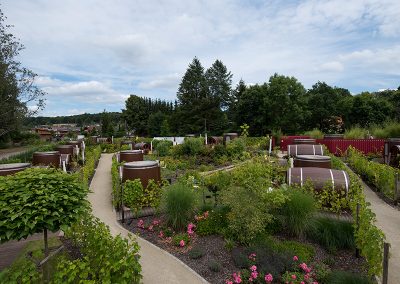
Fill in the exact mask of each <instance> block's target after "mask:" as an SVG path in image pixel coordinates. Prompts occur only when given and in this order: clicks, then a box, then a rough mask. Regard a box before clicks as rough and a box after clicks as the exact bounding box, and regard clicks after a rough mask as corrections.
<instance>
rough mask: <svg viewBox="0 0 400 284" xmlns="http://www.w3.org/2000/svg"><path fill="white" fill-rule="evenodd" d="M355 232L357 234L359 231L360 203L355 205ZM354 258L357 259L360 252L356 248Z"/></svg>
mask: <svg viewBox="0 0 400 284" xmlns="http://www.w3.org/2000/svg"><path fill="white" fill-rule="evenodd" d="M356 228H357V229H356V230H357V232H358V230H359V229H360V203H357V210H356ZM356 257H357V258H359V257H360V250H359V249H358V248H356Z"/></svg>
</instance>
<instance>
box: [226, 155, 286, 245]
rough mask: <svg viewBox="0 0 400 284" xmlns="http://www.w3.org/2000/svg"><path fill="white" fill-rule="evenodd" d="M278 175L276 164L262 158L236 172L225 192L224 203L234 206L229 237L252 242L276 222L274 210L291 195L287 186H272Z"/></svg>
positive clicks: (231, 211) (231, 213)
mask: <svg viewBox="0 0 400 284" xmlns="http://www.w3.org/2000/svg"><path fill="white" fill-rule="evenodd" d="M275 175H278V174H277V173H276V172H275V169H274V168H273V167H272V163H270V162H269V161H261V160H253V161H252V162H251V163H245V164H244V165H242V166H240V167H238V168H236V169H235V170H234V171H233V173H232V179H231V180H232V186H230V187H229V188H227V189H225V190H223V191H222V192H221V200H222V203H223V204H224V205H226V206H228V207H229V208H230V212H229V213H228V215H227V216H228V234H227V235H226V237H229V238H233V239H235V240H237V241H239V242H241V243H249V242H250V241H251V240H252V239H253V238H254V236H256V235H257V234H258V233H261V232H263V231H264V230H265V228H266V227H267V225H268V224H269V223H270V222H272V220H273V215H272V214H271V211H272V210H274V209H275V208H278V207H280V206H281V205H282V204H283V203H284V202H285V200H286V198H287V197H286V193H285V192H284V190H283V189H280V188H278V189H273V188H272V186H273V182H274V181H275Z"/></svg>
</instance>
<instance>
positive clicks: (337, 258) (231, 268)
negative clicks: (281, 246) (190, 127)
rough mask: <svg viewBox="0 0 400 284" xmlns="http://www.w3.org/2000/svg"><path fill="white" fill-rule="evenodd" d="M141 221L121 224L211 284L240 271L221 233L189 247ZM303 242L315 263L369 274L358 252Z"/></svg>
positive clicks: (147, 219) (194, 240)
mask: <svg viewBox="0 0 400 284" xmlns="http://www.w3.org/2000/svg"><path fill="white" fill-rule="evenodd" d="M140 219H141V220H143V221H144V223H145V224H150V223H152V222H153V221H154V220H161V221H162V223H163V216H162V215H161V216H147V217H141V218H140ZM138 220H139V219H130V220H127V221H126V222H125V223H122V225H123V226H124V227H125V228H127V229H128V230H129V231H131V232H133V233H135V234H137V235H138V236H140V237H142V238H144V239H146V240H147V241H149V242H151V243H153V244H155V245H156V246H158V247H160V248H162V249H164V250H165V251H167V252H169V253H171V254H172V255H174V256H175V257H177V258H178V259H180V260H181V261H182V262H184V263H185V264H187V265H188V266H189V267H190V268H192V269H193V270H194V271H196V272H197V273H198V274H200V275H201V276H202V277H204V278H205V279H206V280H207V281H209V282H210V283H218V284H220V283H225V280H226V279H227V278H229V277H230V276H231V275H232V273H233V272H236V271H239V270H240V269H238V268H237V267H236V266H235V264H234V262H233V259H232V256H231V253H230V252H229V251H228V250H227V249H226V248H225V241H224V239H223V237H221V236H217V235H212V236H198V235H195V237H193V238H192V240H191V242H190V244H189V245H188V246H185V247H183V248H181V247H177V246H175V245H174V244H172V243H171V242H168V241H167V240H166V239H165V238H164V239H163V238H160V237H159V236H158V230H157V229H156V230H155V231H149V230H146V229H142V228H139V227H138V226H137V224H138ZM275 237H276V238H278V239H280V240H295V241H299V240H298V239H293V238H290V237H288V236H285V235H277V236H275ZM301 242H302V243H306V244H309V245H312V246H313V247H314V249H315V257H314V259H313V262H318V263H319V262H322V261H324V262H327V260H328V261H329V266H330V268H331V269H332V270H343V271H349V272H353V273H360V274H363V275H366V265H365V264H366V262H365V260H364V259H363V258H356V257H355V252H352V251H348V250H343V251H338V252H337V253H336V254H330V253H328V252H327V251H326V250H325V249H324V248H322V247H321V246H319V245H318V244H315V243H311V242H309V241H308V240H301ZM192 248H201V249H202V250H203V251H204V252H205V254H204V256H203V257H201V258H199V259H192V258H190V257H189V251H190V250H191V249H192ZM212 261H217V262H218V263H219V264H220V265H221V270H220V271H219V272H213V271H212V270H211V269H210V268H209V264H210V262H212Z"/></svg>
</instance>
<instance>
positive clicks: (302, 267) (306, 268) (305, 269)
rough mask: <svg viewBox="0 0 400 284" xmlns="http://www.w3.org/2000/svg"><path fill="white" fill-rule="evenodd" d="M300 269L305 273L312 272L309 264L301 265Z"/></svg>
mask: <svg viewBox="0 0 400 284" xmlns="http://www.w3.org/2000/svg"><path fill="white" fill-rule="evenodd" d="M299 267H300V268H301V269H303V271H304V272H305V273H310V272H311V268H310V267H308V266H307V264H305V263H304V262H303V263H301V264H299Z"/></svg>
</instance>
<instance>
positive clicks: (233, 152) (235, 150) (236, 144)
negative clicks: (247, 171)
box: [226, 138, 246, 159]
mask: <svg viewBox="0 0 400 284" xmlns="http://www.w3.org/2000/svg"><path fill="white" fill-rule="evenodd" d="M245 146H246V144H245V142H244V139H243V138H236V139H234V140H232V141H230V142H229V143H227V144H226V151H227V153H228V156H229V157H231V158H233V159H238V158H240V157H241V155H242V153H243V152H244V150H245Z"/></svg>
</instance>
